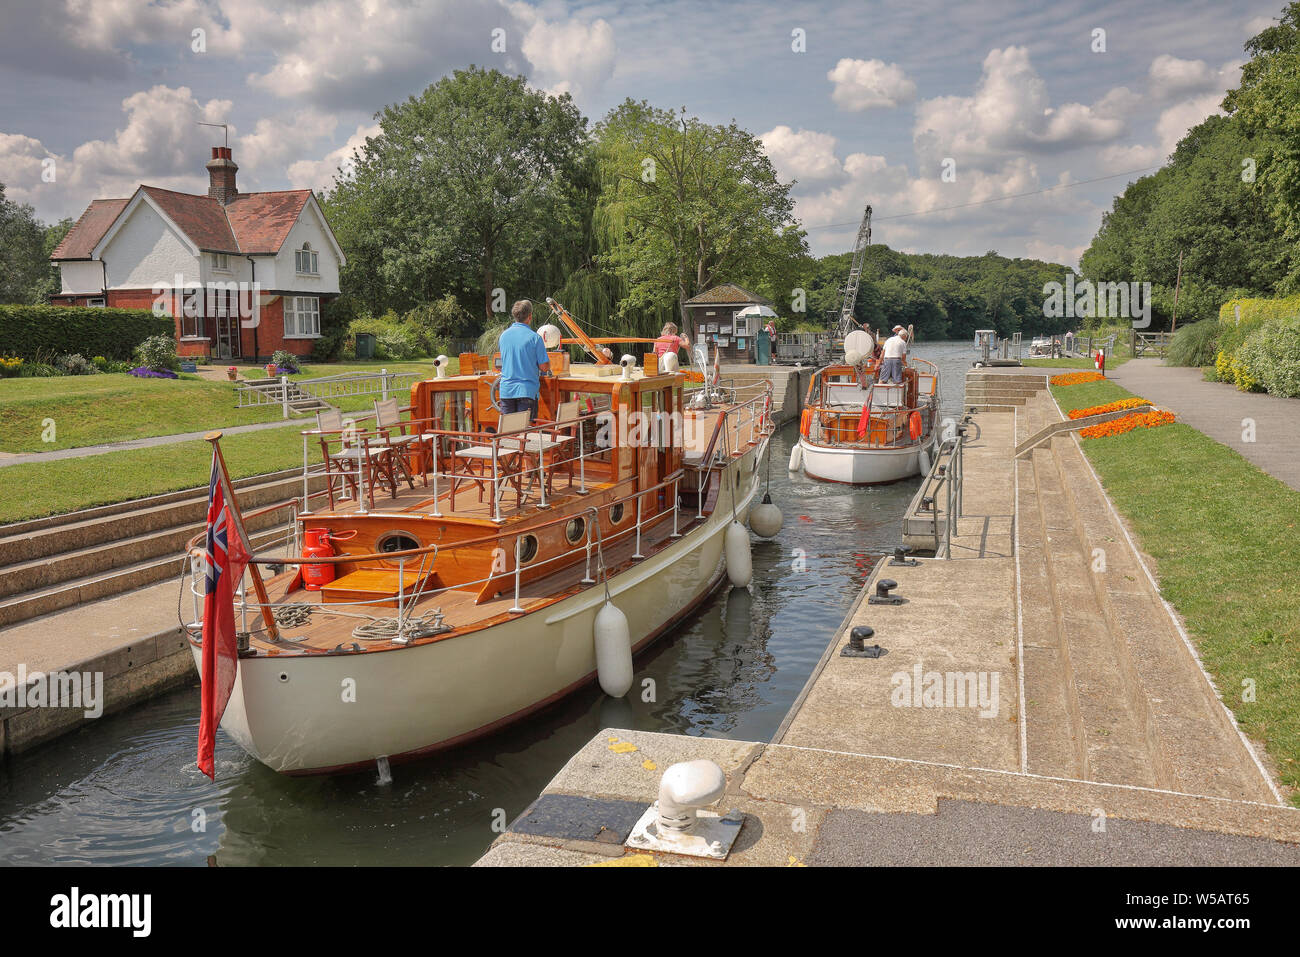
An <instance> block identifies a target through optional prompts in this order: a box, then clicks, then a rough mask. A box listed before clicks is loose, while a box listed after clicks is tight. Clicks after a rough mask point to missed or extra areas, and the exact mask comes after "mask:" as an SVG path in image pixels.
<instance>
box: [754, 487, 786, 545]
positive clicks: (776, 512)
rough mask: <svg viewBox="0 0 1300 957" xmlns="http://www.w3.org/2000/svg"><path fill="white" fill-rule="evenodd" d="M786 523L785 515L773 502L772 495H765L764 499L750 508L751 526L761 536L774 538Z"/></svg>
mask: <svg viewBox="0 0 1300 957" xmlns="http://www.w3.org/2000/svg"><path fill="white" fill-rule="evenodd" d="M784 523H785V516H783V515H782V514H781V510H780V509H779V508H777V507H776V506H775V505H773V504H772V496H771V495H764V496H763V501H762V502H760V503H759V504H757V505H755V506H754V507H753V508H751V509H750V510H749V527H750V528H751V529H752V530H753V532H754V534H755V535H758V536H759V537H761V538H774V537H775V536H776V533H777V532H779V531H781V526H782V525H783V524H784Z"/></svg>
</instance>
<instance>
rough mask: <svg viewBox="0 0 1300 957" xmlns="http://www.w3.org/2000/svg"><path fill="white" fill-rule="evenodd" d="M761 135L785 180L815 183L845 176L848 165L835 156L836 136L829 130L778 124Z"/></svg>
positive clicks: (766, 150)
mask: <svg viewBox="0 0 1300 957" xmlns="http://www.w3.org/2000/svg"><path fill="white" fill-rule="evenodd" d="M758 138H759V139H760V140H761V141H762V143H763V150H764V151H765V152H766V153H767V155H768V158H769V159H771V161H772V164H773V165H774V166H775V167H776V170H777V173H778V174H779V175H780V176H781V177H782V178H783V179H787V180H790V179H794V180H798V181H799V182H800V183H813V182H821V181H826V180H831V179H840V178H842V177H843V176H844V167H843V166H842V165H841V164H840V161H839V159H838V158H836V156H835V137H833V136H831V135H830V134H829V133H818V132H817V131H816V130H798V131H795V130H792V129H791V128H790V127H788V126H777V127H774V128H772V129H770V130H768V131H767V132H766V133H763V134H762V135H760V136H759V137H758Z"/></svg>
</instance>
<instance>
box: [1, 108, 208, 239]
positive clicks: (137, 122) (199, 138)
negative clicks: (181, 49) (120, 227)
mask: <svg viewBox="0 0 1300 957" xmlns="http://www.w3.org/2000/svg"><path fill="white" fill-rule="evenodd" d="M122 109H123V111H124V112H125V113H126V124H125V125H124V126H123V127H122V128H120V129H118V130H117V131H116V132H115V133H114V135H113V137H112V138H111V139H107V140H89V141H87V142H85V143H82V144H81V145H80V146H78V147H76V149H74V150H73V151H72V154H71V155H70V156H67V155H58V154H55V153H54V152H53V151H50V150H47V149H46V147H45V146H44V145H43V144H41V143H40V142H39V141H38V140H35V139H32V138H30V137H12V136H11V137H5V138H4V141H3V143H0V181H3V182H4V183H5V184H6V187H10V186H11V185H12V188H13V191H14V196H15V197H20V198H22V199H23V201H24V202H30V203H31V204H32V205H33V206H35V207H36V210H37V212H38V213H39V214H40V215H41V216H42V218H45V219H58V218H60V217H62V216H74V217H75V216H77V215H79V214H80V213H81V211H82V210H83V209H84V208H85V207H86V206H87V205H88V204H89V203H90V201H91V200H92V199H97V198H115V197H116V198H122V197H126V196H130V195H131V194H132V193H133V192H135V189H136V187H137V186H139V185H140V184H141V183H145V184H148V185H150V186H160V187H162V188H164V189H176V190H182V191H187V192H198V193H204V192H206V191H207V188H208V175H207V172H206V171H205V170H204V168H203V163H204V162H205V161H206V159H207V156H208V150H207V147H208V146H209V145H211V143H212V142H213V135H212V134H213V132H214V131H212V130H207V129H204V128H203V127H200V126H198V125H197V124H198V122H199V121H204V122H209V123H220V122H224V121H225V120H226V118H227V116H228V114H229V112H230V109H231V102H230V101H229V100H217V99H212V100H208V101H207V102H206V103H201V102H200V101H199V100H198V99H197V98H196V97H195V96H194V94H193V93H192V92H191V90H190V89H189V87H184V86H182V87H175V88H173V87H168V86H161V85H160V86H155V87H152V88H150V89H148V90H141V91H140V92H139V93H133V94H132V95H131V96H128V97H127V98H126V99H124V100H123V101H122ZM217 135H218V136H219V135H220V134H219V133H217ZM45 156H54V158H55V181H54V182H53V183H46V182H43V181H42V179H41V167H40V162H39V159H40V158H44V157H45ZM33 159H35V160H36V162H35V165H33V163H32V161H33Z"/></svg>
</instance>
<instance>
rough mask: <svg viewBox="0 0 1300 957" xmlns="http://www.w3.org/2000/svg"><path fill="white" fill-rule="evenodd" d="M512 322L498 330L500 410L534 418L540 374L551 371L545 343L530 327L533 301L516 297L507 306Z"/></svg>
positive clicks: (547, 373) (548, 373)
mask: <svg viewBox="0 0 1300 957" xmlns="http://www.w3.org/2000/svg"><path fill="white" fill-rule="evenodd" d="M510 315H511V316H513V317H514V320H515V321H514V323H513V324H512V325H511V326H510V328H509V329H507V330H506V331H505V332H503V333H501V340H500V342H499V344H498V348H499V349H500V350H501V412H502V413H503V414H509V413H511V412H522V411H524V410H525V409H527V410H528V413H529V416H530V418H529V421H530V422H531V421H532V420H534V419H536V418H537V396H538V393H540V392H541V388H542V380H541V377H542V376H543V375H550V374H551V360H550V357H549V356H547V354H546V343H545V342H543V341H542V337H541V336H539V335H538V334H537V333H536V332H534V331H533V329H532V325H533V304H532V303H531V302H529V301H528V300H527V299H520V300H519V301H518V302H517V303H515V304H514V306H513V308H511V310H510Z"/></svg>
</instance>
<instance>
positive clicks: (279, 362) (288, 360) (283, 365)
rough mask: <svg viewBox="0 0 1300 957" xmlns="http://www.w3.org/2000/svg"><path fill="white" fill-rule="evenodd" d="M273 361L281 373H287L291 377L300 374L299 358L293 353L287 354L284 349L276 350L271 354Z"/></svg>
mask: <svg viewBox="0 0 1300 957" xmlns="http://www.w3.org/2000/svg"><path fill="white" fill-rule="evenodd" d="M271 361H272V362H273V363H275V367H276V368H277V369H279V370H280V371H281V372H287V373H288V374H289V375H297V374H298V357H297V356H295V355H294V354H293V353H292V352H286V351H285V350H283V349H276V350H275V352H273V353H271Z"/></svg>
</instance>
